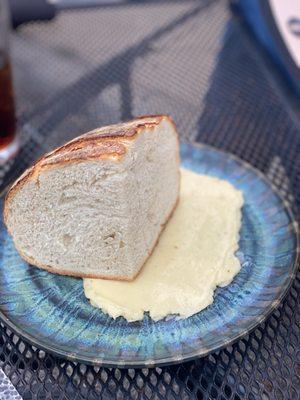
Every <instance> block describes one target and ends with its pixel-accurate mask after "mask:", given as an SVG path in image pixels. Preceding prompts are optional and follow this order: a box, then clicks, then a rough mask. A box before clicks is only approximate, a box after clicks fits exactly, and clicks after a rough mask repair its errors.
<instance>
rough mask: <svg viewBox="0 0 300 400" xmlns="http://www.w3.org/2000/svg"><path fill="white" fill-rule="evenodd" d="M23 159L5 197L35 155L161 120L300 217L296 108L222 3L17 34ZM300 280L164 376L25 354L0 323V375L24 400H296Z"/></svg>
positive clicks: (109, 15)
mask: <svg viewBox="0 0 300 400" xmlns="http://www.w3.org/2000/svg"><path fill="white" fill-rule="evenodd" d="M12 54H13V61H14V76H15V87H16V93H17V100H18V120H19V127H20V132H21V137H22V142H23V146H22V150H21V152H20V154H19V156H18V157H17V158H16V160H15V161H12V162H10V163H8V164H7V165H6V166H5V168H3V169H2V170H1V171H0V178H1V188H2V189H4V188H5V187H6V186H7V185H8V184H9V183H10V182H11V181H12V180H13V179H14V178H15V177H16V176H18V175H19V174H20V172H21V171H22V170H24V168H25V167H26V166H27V165H28V164H30V163H31V162H32V161H33V160H34V159H36V158H37V157H38V156H39V155H40V154H41V153H43V152H45V151H46V150H49V149H51V148H53V147H55V146H57V145H58V144H60V143H62V142H64V141H66V140H67V139H70V138H71V137H74V136H76V135H78V134H79V133H83V132H84V131H87V130H89V129H92V128H94V127H97V126H100V125H103V124H107V123H112V122H117V121H119V120H122V119H128V118H130V117H131V116H133V115H139V114H146V113H147V114H149V113H150V114H151V113H170V114H171V115H172V116H173V117H174V119H175V121H176V123H177V125H178V129H179V132H180V134H181V135H182V137H183V138H185V139H186V140H189V141H202V142H205V143H208V144H211V145H213V146H216V147H218V148H221V149H224V150H227V151H230V152H232V153H234V154H236V155H238V156H239V157H241V158H242V159H244V160H246V161H248V162H250V163H251V164H252V165H254V166H255V167H256V168H258V169H260V170H261V171H263V172H264V173H265V174H266V175H267V176H268V177H269V179H271V180H272V181H273V183H274V184H275V185H276V186H277V188H278V189H279V190H280V191H281V193H282V195H283V196H284V198H285V199H286V200H287V201H288V202H290V203H291V205H292V207H293V210H294V212H295V214H296V215H297V217H299V209H300V156H299V154H300V129H299V114H298V109H299V103H297V102H296V101H293V99H292V98H291V96H289V95H288V92H287V91H286V90H285V89H284V90H283V85H282V83H281V81H279V80H278V77H277V76H276V74H274V72H273V70H272V68H271V67H272V65H270V62H269V61H268V59H267V58H266V57H265V55H264V54H263V52H262V51H261V50H260V49H259V48H258V47H257V46H256V44H255V42H254V41H253V39H252V38H251V35H249V33H248V31H247V30H245V28H244V27H242V25H241V24H240V23H239V21H238V19H237V18H234V17H232V15H231V13H230V12H229V9H228V4H227V3H226V2H221V1H213V0H211V1H209V0H207V1H205V0H203V1H201V0H199V1H180V2H177V1H161V2H146V1H145V2H143V3H138V4H137V3H134V4H130V2H129V3H126V2H125V3H124V4H122V5H119V6H118V5H115V6H112V7H102V8H98V9H89V10H85V11H72V12H63V13H61V14H60V15H59V16H58V17H57V18H56V19H55V20H54V21H52V22H50V23H32V24H28V25H26V26H23V27H22V28H21V29H19V30H18V31H17V32H16V33H14V35H13V43H12ZM299 288H300V277H299V274H298V277H297V279H296V280H295V282H294V284H293V286H292V288H291V289H290V292H289V294H288V296H287V298H286V300H285V301H284V302H283V304H282V305H281V306H280V307H279V308H278V309H277V310H276V311H275V312H274V313H273V315H272V316H271V317H269V318H268V320H267V321H266V322H265V323H263V324H262V325H261V326H259V327H258V328H257V329H256V330H255V331H254V332H252V333H251V334H250V335H248V336H246V337H245V338H243V339H242V340H240V341H239V342H237V343H235V344H234V345H233V346H230V347H228V348H226V349H224V350H222V351H219V352H217V353H215V354H211V355H210V356H208V357H205V358H203V359H199V360H196V361H193V362H188V363H184V364H181V365H175V366H170V367H163V368H154V369H142V370H133V369H130V370H119V369H106V368H96V367H95V368H94V367H91V366H86V365H82V364H75V363H73V362H69V361H65V360H62V359H58V358H56V357H54V356H52V355H50V354H45V352H43V351H41V350H39V349H36V348H33V347H32V346H30V345H29V344H27V343H25V342H23V341H22V340H21V339H20V338H18V337H17V336H16V335H14V334H13V333H12V332H10V331H9V330H8V329H7V328H5V327H4V326H3V325H2V324H1V331H0V365H1V367H2V368H3V370H4V372H5V373H6V375H7V376H8V377H9V378H10V380H11V381H12V382H13V384H14V385H15V387H16V388H17V390H18V391H19V393H20V394H21V395H22V396H23V398H24V399H57V400H58V399H72V400H73V399H91V400H92V399H110V398H111V399H127V398H133V399H165V398H166V399H177V398H180V399H190V398H191V399H222V400H225V399H232V400H239V399H245V398H247V399H251V400H252V399H253V400H254V399H298V398H300V394H299V393H300V346H299V344H300V304H299V299H300V295H299Z"/></svg>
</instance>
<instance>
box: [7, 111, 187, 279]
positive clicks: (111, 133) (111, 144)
mask: <svg viewBox="0 0 300 400" xmlns="http://www.w3.org/2000/svg"><path fill="white" fill-rule="evenodd" d="M162 120H168V121H169V122H170V123H171V124H172V125H173V128H174V133H175V135H176V138H177V169H178V171H179V138H178V135H177V131H176V127H175V124H174V122H173V119H172V118H171V117H170V116H168V115H144V116H141V117H138V118H135V119H133V120H131V121H128V122H124V123H120V124H116V125H109V126H104V127H102V128H99V129H95V130H93V131H90V132H88V133H85V134H84V135H81V136H79V137H77V138H75V139H73V140H72V141H70V142H68V143H66V144H64V145H62V146H60V147H58V148H57V149H55V150H53V151H51V152H50V153H47V154H45V155H44V156H42V157H41V158H40V159H39V160H37V161H36V162H35V164H34V165H33V166H32V167H30V168H28V169H27V170H26V171H25V172H24V173H23V174H22V175H21V176H20V177H19V178H18V179H17V180H16V181H15V183H14V184H13V185H12V186H11V188H10V190H9V192H8V193H7V195H6V198H5V202H4V210H3V217H4V223H5V225H6V227H7V230H8V232H9V233H10V234H11V236H12V237H13V235H12V232H11V231H10V229H9V226H8V223H7V220H8V213H9V205H10V203H11V201H12V198H13V197H14V195H15V193H16V192H17V191H18V190H19V189H21V188H22V186H23V185H24V184H25V183H26V182H27V181H28V180H30V179H37V181H38V175H39V173H40V172H41V171H44V170H47V169H49V168H54V167H55V168H57V167H60V166H64V165H66V164H70V163H75V162H81V161H86V160H91V159H92V160H97V159H101V160H102V159H105V158H107V159H112V160H115V161H116V162H117V161H120V159H122V157H123V156H124V155H125V154H126V153H127V147H128V141H131V140H134V139H135V138H136V136H137V135H138V134H139V133H140V131H141V130H143V129H145V128H147V129H154V128H155V127H156V126H157V125H159V124H160V123H161V121H162ZM179 174H180V172H179ZM179 182H180V177H179ZM177 203H178V196H177V199H176V202H175V203H174V206H173V209H172V210H171V212H170V213H169V215H168V216H167V218H166V220H165V222H164V223H163V224H162V225H161V230H160V233H159V235H158V238H157V241H156V242H155V243H154V245H153V247H152V249H150V251H149V252H148V254H146V256H145V258H144V260H143V262H142V263H141V266H140V269H139V270H138V272H137V274H136V275H134V276H132V277H126V276H125V277H124V276H123V277H122V276H103V275H101V274H97V273H92V274H91V273H86V274H85V273H72V272H70V271H68V270H64V269H59V270H55V269H54V268H53V267H50V266H49V265H44V264H40V263H38V262H37V261H35V260H34V259H32V258H31V257H28V256H26V255H25V254H24V253H23V252H22V250H20V249H18V247H17V246H16V245H15V247H16V248H17V250H18V252H19V254H20V255H21V257H22V258H23V259H24V260H25V261H27V262H28V263H29V264H31V265H35V266H37V267H39V268H41V269H44V270H46V271H48V272H51V273H55V274H59V275H68V276H74V277H80V278H96V279H97V278H98V279H109V280H123V281H131V280H133V279H134V278H135V277H136V276H137V275H138V274H139V273H140V271H141V269H142V266H143V265H144V264H145V262H146V261H147V259H148V257H149V256H150V255H151V253H152V252H153V250H154V248H155V246H156V244H157V242H158V240H159V237H160V235H161V232H162V230H163V229H164V227H165V225H166V223H167V222H168V220H169V218H170V217H171V215H172V214H173V212H174V210H175V208H176V205H177Z"/></svg>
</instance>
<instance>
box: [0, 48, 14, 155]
mask: <svg viewBox="0 0 300 400" xmlns="http://www.w3.org/2000/svg"><path fill="white" fill-rule="evenodd" d="M15 133H16V122H15V105H14V94H13V86H12V75H11V67H10V64H9V62H8V61H7V60H5V59H4V58H2V57H1V53H0V150H2V149H3V148H5V147H7V146H8V145H9V144H10V143H11V142H13V140H14V137H15Z"/></svg>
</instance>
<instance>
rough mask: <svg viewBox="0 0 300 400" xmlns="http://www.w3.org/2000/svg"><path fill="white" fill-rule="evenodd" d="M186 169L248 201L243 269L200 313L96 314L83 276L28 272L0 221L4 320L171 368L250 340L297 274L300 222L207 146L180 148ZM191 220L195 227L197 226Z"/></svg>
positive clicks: (99, 354) (22, 330)
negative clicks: (131, 317)
mask: <svg viewBox="0 0 300 400" xmlns="http://www.w3.org/2000/svg"><path fill="white" fill-rule="evenodd" d="M181 158H182V164H183V166H185V167H186V168H189V169H191V170H194V171H196V172H198V173H204V174H209V175H213V176H217V177H219V178H222V179H227V180H229V181H230V182H231V183H232V184H233V185H234V186H235V187H237V188H238V189H240V190H242V191H243V193H244V198H245V206H244V208H243V221H242V229H241V237H240V249H239V252H238V256H239V258H240V260H241V262H242V269H241V271H240V273H239V274H238V275H237V276H236V277H235V279H234V281H233V282H232V283H231V284H230V285H229V286H227V287H225V288H219V289H218V290H217V291H216V293H215V301H214V303H213V304H212V305H211V306H209V307H208V308H207V309H205V310H203V311H202V312H200V313H198V314H196V315H194V316H192V317H190V318H187V319H183V320H175V319H170V320H168V321H165V320H162V321H158V322H153V321H152V320H151V319H150V318H149V317H148V316H145V318H144V320H143V321H142V322H135V323H127V322H126V321H125V320H124V319H123V318H118V319H117V320H113V319H111V318H110V317H108V316H107V315H105V314H103V313H102V312H101V311H100V310H98V309H95V308H93V307H92V306H91V305H90V303H89V302H88V300H87V299H86V298H85V297H84V295H83V287H82V280H81V279H76V278H68V277H63V276H58V275H53V274H50V273H48V272H46V271H42V270H39V269H37V268H33V267H31V266H29V265H28V264H27V263H26V262H24V261H23V260H22V259H21V257H20V256H19V255H18V253H17V252H16V250H15V248H14V245H13V243H12V240H11V238H10V236H9V235H8V234H7V232H6V229H5V227H4V225H3V222H1V224H0V234H1V249H0V251H1V253H0V316H1V318H2V319H3V321H4V322H5V323H6V324H7V325H8V326H9V327H10V328H11V329H12V330H14V331H15V332H16V333H17V334H18V335H20V336H22V337H23V338H25V339H26V340H28V341H29V342H31V343H32V344H34V345H36V346H37V347H39V348H42V349H45V350H47V351H50V352H52V353H56V354H58V355H60V356H63V357H67V358H69V359H72V360H78V361H82V362H87V363H92V364H98V365H100V364H104V365H107V366H119V367H125V366H128V367H138V366H145V365H147V366H151V365H154V364H156V365H157V364H170V363H174V362H179V361H182V360H188V359H192V358H195V357H199V356H204V355H206V354H207V353H209V352H211V351H214V350H217V349H219V348H221V347H223V346H226V345H228V344H229V343H231V342H233V341H235V340H236V339H238V338H239V337H241V336H243V335H245V334H247V333H248V332H249V331H250V330H252V329H253V328H254V327H255V326H256V325H257V324H258V323H260V322H261V321H263V320H264V319H265V318H266V316H267V315H268V314H269V313H270V312H271V311H272V310H273V309H274V308H275V307H276V306H277V305H278V304H279V302H280V301H281V300H282V298H283V296H284V294H285V293H286V291H287V289H288V288H289V286H290V283H291V281H292V279H293V277H294V275H295V270H296V258H297V254H298V239H297V225H296V223H295V221H294V220H293V216H292V214H291V212H290V211H289V209H288V207H287V205H286V204H284V202H283V201H282V200H281V199H280V197H279V196H278V195H277V194H276V193H275V191H274V190H273V189H272V187H271V185H270V184H269V183H268V182H267V181H266V180H265V179H264V177H263V175H262V174H261V173H259V172H258V171H255V170H254V169H253V168H251V167H250V166H249V165H247V164H245V163H243V162H242V161H240V160H238V159H236V158H235V157H233V156H230V155H228V154H225V153H222V152H220V151H217V150H214V149H212V148H209V147H206V146H197V147H194V146H191V145H187V144H183V145H182V146H181ZM195 223H196V221H195Z"/></svg>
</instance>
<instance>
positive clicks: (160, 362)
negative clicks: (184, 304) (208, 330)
mask: <svg viewBox="0 0 300 400" xmlns="http://www.w3.org/2000/svg"><path fill="white" fill-rule="evenodd" d="M180 144H183V145H187V146H191V147H196V148H200V149H202V150H203V149H204V150H205V149H208V150H210V151H213V152H217V153H220V154H221V155H222V156H223V157H227V158H230V159H232V160H233V161H235V162H237V163H238V164H239V165H241V166H242V167H244V168H245V169H246V170H250V171H251V172H252V173H254V174H255V175H256V176H258V177H259V178H260V179H262V180H263V181H264V183H266V184H267V185H268V186H269V187H270V189H271V191H272V192H273V193H274V194H275V195H276V196H277V197H278V198H279V200H280V202H281V203H282V205H283V209H284V211H285V212H286V214H287V216H288V218H289V220H290V225H291V226H292V227H293V229H292V233H293V235H294V239H295V248H294V257H293V261H292V262H291V264H290V269H291V271H290V273H289V275H288V277H287V279H286V282H285V285H282V288H281V291H280V292H279V293H278V296H277V298H276V299H274V300H273V301H272V302H271V303H270V304H269V305H267V306H266V307H265V309H264V312H263V313H262V314H261V315H260V317H259V318H255V317H254V318H253V320H252V321H251V322H250V323H249V324H248V327H247V328H244V329H242V330H241V331H240V332H238V333H237V334H236V335H234V336H232V337H231V338H230V340H228V341H224V343H222V344H221V345H217V346H215V347H213V348H204V349H200V350H195V351H192V352H191V353H190V354H187V355H181V356H180V355H178V356H174V355H173V356H169V357H166V358H161V359H155V360H152V359H145V360H144V361H143V362H137V361H134V360H128V359H126V360H122V359H119V360H117V361H109V360H106V359H103V358H101V357H94V358H92V357H89V356H87V357H86V356H84V355H82V354H81V353H80V352H76V351H74V352H72V353H70V352H68V351H65V350H63V349H62V348H60V347H58V346H55V345H51V344H48V343H45V342H44V341H42V342H41V341H40V340H39V338H38V337H36V336H33V335H31V334H29V333H27V332H26V331H23V330H22V327H19V326H18V325H16V324H15V323H14V322H12V321H11V320H10V319H9V318H8V317H7V316H6V315H5V313H4V312H3V311H2V310H1V309H0V320H1V321H2V322H3V324H4V325H6V326H7V327H8V328H9V329H10V330H11V331H12V332H13V333H15V334H17V335H18V336H19V337H20V338H21V339H25V340H26V341H27V342H28V343H29V344H31V345H33V346H35V347H37V348H38V349H40V350H43V351H46V352H48V353H50V354H53V355H55V356H57V357H62V358H65V359H67V360H70V361H73V362H81V363H84V364H89V365H94V366H104V367H109V368H145V367H154V366H164V365H172V364H177V363H181V362H187V361H191V360H194V359H197V358H200V357H205V356H207V355H208V354H210V353H212V352H216V351H218V350H221V349H223V348H225V347H227V346H229V345H231V344H233V343H234V342H236V341H237V340H238V339H241V338H242V337H244V336H245V335H247V334H249V333H250V332H252V331H253V330H254V329H255V328H256V327H257V326H258V325H259V324H261V323H262V322H264V321H265V320H266V319H267V318H268V317H269V316H270V314H271V313H272V312H273V311H274V310H275V309H276V308H277V307H278V306H279V305H280V303H281V302H282V301H283V299H284V298H285V296H286V295H287V293H288V290H289V289H290V287H291V285H292V283H293V280H294V278H295V276H296V272H297V267H298V262H299V258H300V257H299V255H300V240H299V228H298V223H297V220H296V218H295V216H294V213H293V212H292V210H291V207H290V205H289V203H288V202H287V201H286V200H284V199H283V197H282V195H281V193H280V192H279V191H278V189H277V188H276V187H275V186H274V185H273V183H272V182H271V181H270V180H269V179H268V178H267V177H266V176H265V175H264V174H263V173H262V172H261V171H260V170H258V169H257V168H255V167H253V166H252V165H251V164H250V163H248V162H247V161H244V160H242V159H241V158H239V157H237V156H235V155H234V154H231V153H229V152H226V151H223V150H220V149H218V148H215V147H213V146H210V145H207V144H202V143H191V142H188V141H184V140H181V141H180Z"/></svg>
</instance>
